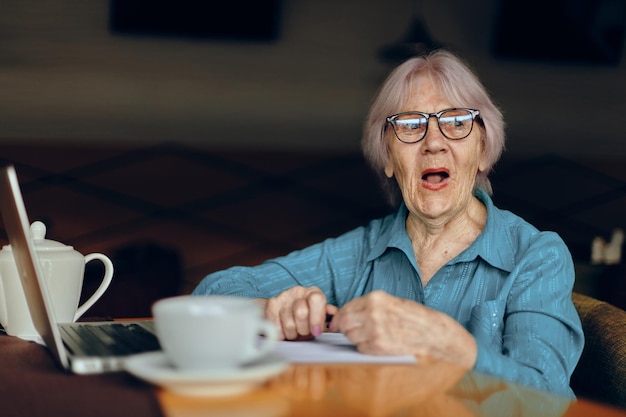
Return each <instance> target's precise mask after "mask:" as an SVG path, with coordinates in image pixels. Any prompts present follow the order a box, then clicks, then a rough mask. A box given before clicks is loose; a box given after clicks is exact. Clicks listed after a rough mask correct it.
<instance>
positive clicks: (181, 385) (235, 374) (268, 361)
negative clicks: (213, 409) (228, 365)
mask: <svg viewBox="0 0 626 417" xmlns="http://www.w3.org/2000/svg"><path fill="white" fill-rule="evenodd" d="M288 365H289V363H288V362H287V361H285V360H284V359H282V358H278V357H276V356H272V355H269V356H266V357H265V358H263V359H259V360H258V361H256V362H254V363H250V364H247V365H243V366H240V367H238V368H235V369H214V370H197V371H181V370H178V369H176V368H174V367H173V366H172V365H171V364H170V362H169V361H168V359H167V358H166V357H165V354H164V353H163V352H149V353H142V354H139V355H134V356H131V357H130V358H128V359H127V360H126V362H125V367H126V370H127V371H128V372H129V373H131V374H132V375H134V376H136V377H138V378H140V379H143V380H145V381H148V382H150V383H152V384H154V385H158V386H161V387H163V388H165V389H167V390H168V391H171V392H174V393H176V394H181V395H186V396H195V397H199V396H213V397H214V396H225V395H235V394H241V393H244V392H246V391H249V390H251V389H253V388H255V387H257V386H258V385H260V384H261V383H263V382H264V381H266V380H267V379H268V378H270V377H272V376H274V375H277V374H279V373H280V372H282V371H283V370H285V369H286V368H287V366H288Z"/></svg>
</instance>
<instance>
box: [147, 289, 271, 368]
mask: <svg viewBox="0 0 626 417" xmlns="http://www.w3.org/2000/svg"><path fill="white" fill-rule="evenodd" d="M152 313H153V315H154V321H155V327H156V332H157V336H158V338H159V342H160V343H161V348H162V349H163V351H164V353H165V355H166V357H167V358H168V360H169V361H170V363H171V364H172V365H173V366H174V367H176V368H178V369H181V370H208V369H211V370H212V369H233V368H236V367H239V366H242V365H245V364H247V363H250V362H254V361H255V360H257V359H260V358H262V357H263V356H265V355H267V354H268V353H270V352H271V351H272V349H273V348H274V345H275V344H276V341H277V340H278V331H277V330H276V328H275V326H274V325H273V324H272V323H270V322H269V321H267V320H265V319H264V318H263V308H262V306H261V305H260V304H259V303H257V302H256V301H254V300H251V299H248V298H243V297H234V296H221V295H209V296H192V295H183V296H178V297H171V298H165V299H163V300H159V301H157V302H156V303H154V305H153V307H152ZM260 335H263V336H265V337H263V338H261V337H259V336H260Z"/></svg>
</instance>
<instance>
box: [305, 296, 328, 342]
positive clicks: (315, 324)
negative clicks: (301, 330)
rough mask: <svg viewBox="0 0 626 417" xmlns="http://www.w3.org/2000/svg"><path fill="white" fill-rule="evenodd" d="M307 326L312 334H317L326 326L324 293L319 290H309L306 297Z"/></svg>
mask: <svg viewBox="0 0 626 417" xmlns="http://www.w3.org/2000/svg"><path fill="white" fill-rule="evenodd" d="M306 301H307V305H308V308H309V328H310V330H311V334H312V335H313V336H316V337H317V336H319V335H320V334H322V331H323V330H324V328H325V327H326V295H324V293H323V292H321V291H315V292H311V293H310V294H309V295H308V296H307V298H306Z"/></svg>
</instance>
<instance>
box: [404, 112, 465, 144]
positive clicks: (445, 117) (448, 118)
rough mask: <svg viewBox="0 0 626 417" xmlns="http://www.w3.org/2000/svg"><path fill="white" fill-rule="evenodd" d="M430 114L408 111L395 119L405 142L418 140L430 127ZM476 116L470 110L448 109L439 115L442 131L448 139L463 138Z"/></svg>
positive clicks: (438, 119)
mask: <svg viewBox="0 0 626 417" xmlns="http://www.w3.org/2000/svg"><path fill="white" fill-rule="evenodd" d="M428 120H429V116H428V115H427V114H422V113H406V114H401V115H398V117H397V118H396V119H395V126H394V127H395V130H396V134H397V135H398V137H399V139H401V140H402V141H404V142H417V141H418V140H420V139H422V138H423V137H424V135H425V134H426V130H427V129H428ZM473 120H474V116H473V114H472V113H471V112H470V111H469V110H465V109H452V110H446V111H444V112H443V113H441V114H440V115H439V117H437V121H438V123H439V129H440V130H441V133H443V135H444V136H445V137H447V138H448V139H463V138H464V137H466V136H467V135H469V134H470V132H471V130H472V124H473Z"/></svg>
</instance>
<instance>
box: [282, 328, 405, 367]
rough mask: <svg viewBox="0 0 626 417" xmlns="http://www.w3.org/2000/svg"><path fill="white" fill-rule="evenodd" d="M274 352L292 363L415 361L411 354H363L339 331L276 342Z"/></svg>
mask: <svg viewBox="0 0 626 417" xmlns="http://www.w3.org/2000/svg"><path fill="white" fill-rule="evenodd" d="M274 353H275V354H276V355H279V356H281V357H283V358H285V359H287V360H288V361H289V362H292V363H338V362H341V363H417V360H416V359H415V356H412V355H405V356H378V355H364V354H362V353H360V352H358V351H357V349H356V346H354V345H353V344H352V343H350V341H349V340H348V339H347V338H346V337H345V336H344V335H343V334H341V333H322V334H321V335H320V336H319V337H317V338H315V339H313V340H309V341H299V342H286V341H285V342H278V343H277V344H276V347H275V348H274Z"/></svg>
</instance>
